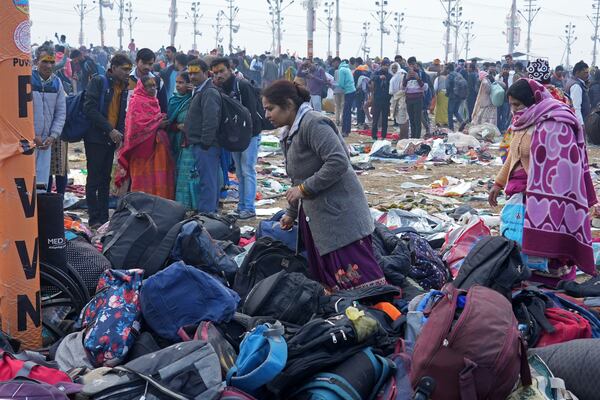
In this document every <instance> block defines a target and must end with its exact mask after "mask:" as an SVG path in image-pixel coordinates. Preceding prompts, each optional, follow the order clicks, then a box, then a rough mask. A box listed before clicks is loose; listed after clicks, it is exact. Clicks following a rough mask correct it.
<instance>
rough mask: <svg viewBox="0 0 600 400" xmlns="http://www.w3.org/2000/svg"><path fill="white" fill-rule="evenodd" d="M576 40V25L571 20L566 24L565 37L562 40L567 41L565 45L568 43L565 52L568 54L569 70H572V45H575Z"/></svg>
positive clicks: (567, 64) (567, 65) (567, 68)
mask: <svg viewBox="0 0 600 400" xmlns="http://www.w3.org/2000/svg"><path fill="white" fill-rule="evenodd" d="M576 40H577V37H576V36H575V25H573V23H572V22H569V23H568V24H567V25H565V38H564V39H562V41H563V42H565V45H566V48H565V53H566V54H567V63H566V70H567V71H570V70H571V63H570V61H571V60H570V58H571V47H572V46H573V43H575V41H576Z"/></svg>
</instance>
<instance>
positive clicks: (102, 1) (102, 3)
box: [98, 0, 113, 47]
mask: <svg viewBox="0 0 600 400" xmlns="http://www.w3.org/2000/svg"><path fill="white" fill-rule="evenodd" d="M104 7H107V8H110V9H111V10H112V8H113V3H111V2H109V1H108V0H98V9H99V10H100V16H99V18H98V29H100V46H102V47H104V31H105V30H106V23H105V22H104V13H103V12H102V10H103V8H104Z"/></svg>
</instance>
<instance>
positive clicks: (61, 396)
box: [0, 377, 82, 400]
mask: <svg viewBox="0 0 600 400" xmlns="http://www.w3.org/2000/svg"><path fill="white" fill-rule="evenodd" d="M81 388H82V385H79V384H76V383H68V382H59V383H56V384H54V385H50V384H48V383H45V382H40V381H36V380H33V379H29V378H23V377H19V378H15V379H12V380H10V381H6V382H0V399H11V400H69V395H74V394H77V393H79V392H80V391H81Z"/></svg>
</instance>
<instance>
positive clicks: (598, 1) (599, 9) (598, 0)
mask: <svg viewBox="0 0 600 400" xmlns="http://www.w3.org/2000/svg"><path fill="white" fill-rule="evenodd" d="M592 9H593V10H594V15H593V19H592V18H590V17H589V16H588V17H587V18H588V19H589V20H590V22H591V23H592V25H593V26H594V36H592V40H593V41H594V50H592V67H593V66H595V65H596V50H597V45H598V28H599V27H600V0H595V2H594V3H593V4H592Z"/></svg>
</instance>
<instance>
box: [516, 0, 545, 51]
mask: <svg viewBox="0 0 600 400" xmlns="http://www.w3.org/2000/svg"><path fill="white" fill-rule="evenodd" d="M535 2H536V0H525V3H526V6H525V9H524V10H523V11H524V12H525V13H523V12H522V11H521V10H519V14H520V15H521V17H523V19H524V20H525V22H527V61H529V57H530V53H531V25H532V24H533V20H534V19H535V16H536V15H537V13H538V12H539V11H540V10H541V7H538V6H537V5H536V4H535ZM525 14H527V16H525Z"/></svg>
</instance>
